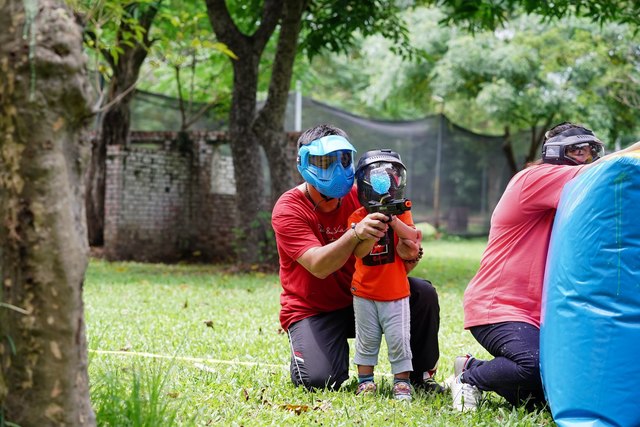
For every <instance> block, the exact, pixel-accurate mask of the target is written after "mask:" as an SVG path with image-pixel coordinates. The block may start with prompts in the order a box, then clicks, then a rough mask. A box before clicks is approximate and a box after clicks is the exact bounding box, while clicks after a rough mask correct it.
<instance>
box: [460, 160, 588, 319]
mask: <svg viewBox="0 0 640 427" xmlns="http://www.w3.org/2000/svg"><path fill="white" fill-rule="evenodd" d="M581 169H582V167H581V166H562V165H550V164H541V165H536V166H532V167H529V168H527V169H525V170H523V171H520V172H519V173H518V174H516V175H515V176H514V177H513V178H512V179H511V181H510V182H509V185H508V186H507V188H506V190H505V192H504V194H503V195H502V197H501V198H500V201H499V202H498V205H497V206H496V208H495V210H494V211H493V215H492V217H491V231H490V232H489V241H488V243H487V248H486V249H485V251H484V254H483V255H482V259H481V261H480V269H479V270H478V272H477V273H476V275H475V276H474V277H473V279H471V282H470V283H469V285H468V286H467V289H466V291H465V293H464V315H465V320H464V327H465V328H467V329H468V328H470V327H472V326H479V325H488V324H493V323H499V322H525V323H529V324H531V325H534V326H536V327H540V305H541V299H542V285H543V281H544V271H545V264H546V260H547V251H548V249H549V239H550V237H551V228H552V226H553V219H554V217H555V214H556V208H557V207H558V202H559V201H560V194H561V192H562V189H563V187H564V185H565V184H566V183H567V182H568V181H569V180H571V179H572V178H573V177H575V176H576V175H577V174H578V172H579V171H580V170H581Z"/></svg>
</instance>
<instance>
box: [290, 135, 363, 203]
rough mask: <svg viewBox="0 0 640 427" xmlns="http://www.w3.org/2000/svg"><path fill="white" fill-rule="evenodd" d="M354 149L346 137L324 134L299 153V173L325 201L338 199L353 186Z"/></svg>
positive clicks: (301, 148) (303, 147)
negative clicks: (326, 199)
mask: <svg viewBox="0 0 640 427" xmlns="http://www.w3.org/2000/svg"><path fill="white" fill-rule="evenodd" d="M355 153H356V149H355V148H354V147H353V145H351V143H350V142H349V141H347V140H346V138H344V137H342V136H339V135H327V136H324V137H322V138H319V139H315V140H313V141H311V142H310V143H309V144H307V145H303V146H302V147H300V149H299V150H298V172H300V175H302V177H303V178H304V180H305V181H306V182H308V183H309V184H311V185H313V186H314V187H315V188H316V189H317V190H318V191H319V192H320V194H322V195H323V196H325V197H326V198H336V199H339V198H341V197H344V196H346V195H347V193H349V190H351V187H353V181H354V172H355V171H354V167H353V157H354V155H355Z"/></svg>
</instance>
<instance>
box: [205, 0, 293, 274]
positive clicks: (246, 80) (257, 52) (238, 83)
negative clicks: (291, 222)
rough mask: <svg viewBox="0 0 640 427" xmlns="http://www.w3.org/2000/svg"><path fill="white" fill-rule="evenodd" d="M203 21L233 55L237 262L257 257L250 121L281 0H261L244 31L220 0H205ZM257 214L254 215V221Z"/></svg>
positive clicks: (260, 227)
mask: <svg viewBox="0 0 640 427" xmlns="http://www.w3.org/2000/svg"><path fill="white" fill-rule="evenodd" d="M206 3H207V10H208V15H209V21H210V22H211V26H212V27H213V30H214V32H215V34H216V36H217V37H218V39H219V40H220V41H221V42H223V43H225V44H226V45H227V46H228V47H229V48H230V49H231V50H232V51H233V52H234V53H235V54H236V56H237V57H238V59H236V60H233V96H232V100H231V112H230V115H229V139H230V143H231V153H232V155H233V167H234V177H235V180H236V207H237V215H236V224H234V225H232V226H235V228H236V229H237V230H238V233H237V234H238V239H237V242H236V243H237V245H236V247H237V254H236V255H237V256H238V258H239V261H240V262H241V263H243V264H256V263H260V262H262V261H263V256H262V255H263V254H262V253H261V247H262V246H263V244H264V243H263V242H264V236H265V227H266V226H268V224H264V223H261V222H260V221H259V215H258V214H259V213H260V212H261V211H264V210H265V209H266V206H265V201H264V177H263V171H262V162H261V160H260V150H259V149H260V142H259V141H260V139H261V138H262V137H263V135H259V134H256V133H255V131H254V129H253V124H254V121H255V118H256V97H257V90H258V75H259V64H260V58H261V56H262V53H263V51H264V48H265V46H266V44H267V42H268V41H269V38H270V37H271V35H272V34H273V31H274V30H275V28H276V25H277V23H278V21H279V20H280V18H281V16H282V4H283V2H282V0H265V2H264V6H263V10H262V17H261V19H260V27H259V28H258V29H257V30H256V32H255V33H254V34H253V35H251V36H247V35H245V34H243V33H242V32H240V30H239V29H238V27H237V26H236V25H235V24H234V22H233V20H232V19H231V16H230V15H229V11H228V9H227V6H226V4H225V1H224V0H206ZM257 220H258V221H257Z"/></svg>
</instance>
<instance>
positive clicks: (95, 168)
mask: <svg viewBox="0 0 640 427" xmlns="http://www.w3.org/2000/svg"><path fill="white" fill-rule="evenodd" d="M160 3H161V2H156V3H152V4H151V5H150V6H149V7H148V8H146V9H144V10H143V11H142V12H140V17H139V18H138V25H139V26H140V28H142V30H143V31H144V35H143V38H142V40H138V39H135V38H128V37H125V34H132V33H133V32H134V30H133V29H132V27H131V24H130V23H129V22H128V21H126V20H123V21H122V24H121V27H120V28H119V29H118V36H117V40H118V41H117V43H118V45H119V47H120V48H121V49H122V52H121V53H120V54H119V55H118V58H117V59H116V58H114V57H112V56H111V53H110V52H103V54H104V57H105V59H106V60H107V62H108V63H109V64H111V69H112V71H113V75H112V77H111V80H110V82H109V94H108V96H107V99H106V104H107V105H111V106H110V107H109V108H108V109H107V111H106V113H105V114H104V117H103V118H102V121H101V124H100V129H101V130H100V134H99V137H98V138H97V139H96V140H95V141H94V143H93V146H92V148H91V163H90V165H89V170H88V171H87V199H86V209H87V226H88V235H89V244H90V245H92V246H102V245H103V244H104V196H105V191H106V183H105V177H106V163H107V146H108V145H125V144H126V142H127V139H128V136H129V128H130V127H131V112H130V103H131V100H132V98H133V94H134V91H133V90H132V89H133V87H134V86H135V85H136V82H137V81H138V77H139V75H140V67H142V63H143V62H144V60H145V58H146V57H147V53H148V51H149V47H150V46H151V44H152V42H151V40H150V39H149V30H150V28H151V25H152V24H153V20H154V18H155V16H156V14H157V13H158V7H159V4H160ZM139 8H140V6H139V5H138V4H135V3H134V4H132V5H130V6H129V7H128V12H129V15H130V16H131V17H133V16H136V11H137V9H139Z"/></svg>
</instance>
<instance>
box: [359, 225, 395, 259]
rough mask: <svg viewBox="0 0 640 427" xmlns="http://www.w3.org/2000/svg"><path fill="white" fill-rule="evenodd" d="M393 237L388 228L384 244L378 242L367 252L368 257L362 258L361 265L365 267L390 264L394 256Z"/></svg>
mask: <svg viewBox="0 0 640 427" xmlns="http://www.w3.org/2000/svg"><path fill="white" fill-rule="evenodd" d="M394 236H395V235H394V233H393V229H392V228H391V227H389V230H388V231H387V236H386V242H385V243H380V241H378V243H376V244H375V245H374V246H373V249H371V252H369V255H366V256H365V257H363V258H362V263H363V264H364V265H367V266H375V265H384V264H392V263H393V261H394V259H395V255H396V253H395V247H394V246H393V242H394Z"/></svg>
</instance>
